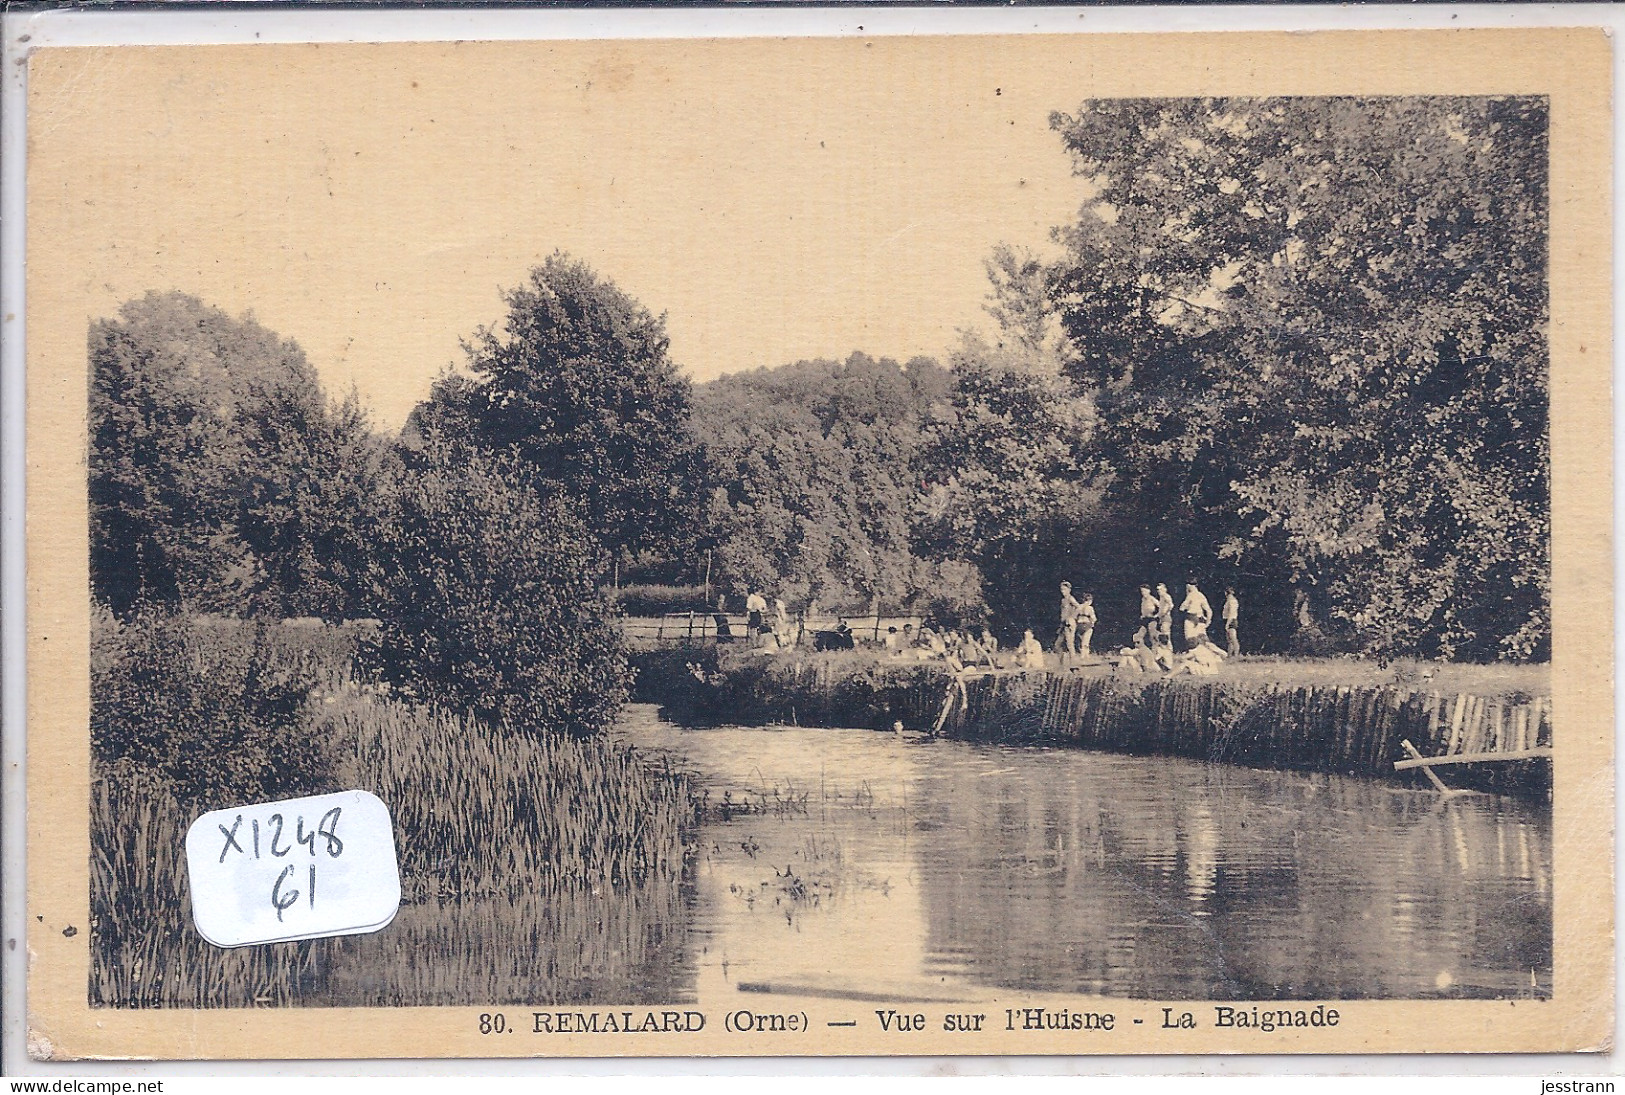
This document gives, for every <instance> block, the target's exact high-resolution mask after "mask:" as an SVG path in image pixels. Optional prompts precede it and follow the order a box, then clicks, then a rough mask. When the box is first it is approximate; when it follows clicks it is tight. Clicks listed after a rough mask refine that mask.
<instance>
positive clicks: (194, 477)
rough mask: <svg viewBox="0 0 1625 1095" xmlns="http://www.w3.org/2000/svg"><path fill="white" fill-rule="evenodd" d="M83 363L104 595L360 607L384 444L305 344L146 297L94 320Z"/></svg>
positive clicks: (186, 300) (116, 602) (215, 605)
mask: <svg viewBox="0 0 1625 1095" xmlns="http://www.w3.org/2000/svg"><path fill="white" fill-rule="evenodd" d="M89 361H90V407H89V412H90V413H89V433H90V454H89V465H90V466H89V484H88V486H89V500H90V570H91V583H92V587H93V589H94V590H95V593H96V595H97V597H99V598H101V599H102V600H104V601H106V602H107V603H108V604H109V605H110V606H111V607H112V608H113V609H114V611H116V612H118V613H120V614H121V615H129V614H130V613H132V612H133V611H135V610H136V609H137V608H138V607H139V606H141V605H143V604H151V605H156V606H167V607H172V608H176V607H191V608H200V609H206V610H211V611H225V612H233V613H235V612H242V611H247V610H263V611H268V612H275V613H282V614H293V615H303V614H319V615H327V616H346V615H354V614H356V613H358V612H360V611H362V610H363V607H364V602H365V599H366V589H367V578H366V575H365V570H366V568H367V554H366V551H365V547H366V545H367V544H368V543H370V542H371V540H372V531H371V530H372V529H374V528H375V527H376V520H377V507H378V506H379V505H380V504H381V499H382V495H383V492H382V491H381V489H380V482H381V480H380V476H381V474H382V467H381V462H382V460H383V455H382V453H381V451H380V450H379V448H378V446H377V443H376V442H375V441H374V440H373V438H372V437H371V434H370V433H369V431H368V429H367V426H366V422H365V419H364V417H363V416H362V415H361V413H360V410H359V408H358V407H357V406H356V404H355V402H354V400H353V399H352V400H350V401H348V402H347V403H346V404H344V405H342V406H340V407H332V406H330V405H329V404H328V402H327V399H326V396H325V395H324V394H323V392H322V388H321V385H320V383H319V381H318V379H317V376H316V372H315V370H314V369H313V368H312V367H311V365H310V363H309V362H308V361H307V360H306V359H305V355H304V353H303V351H301V350H300V349H299V347H298V346H297V345H296V344H294V343H293V342H290V341H288V340H286V339H283V338H281V337H279V336H278V335H276V334H274V333H273V332H271V331H268V330H266V329H265V328H264V327H262V326H260V324H258V323H257V322H255V321H254V319H253V317H251V316H243V317H240V318H233V317H232V316H230V315H227V314H226V313H225V312H223V311H221V310H220V309H218V308H213V307H210V306H208V305H206V304H204V303H203V302H202V301H200V300H198V299H197V298H196V297H191V296H187V295H185V294H182V293H149V294H147V295H146V296H145V297H142V298H141V299H139V300H134V301H131V302H129V303H127V304H125V305H124V306H123V308H121V309H120V311H119V314H118V317H117V318H116V319H104V320H99V321H97V322H95V323H93V324H92V325H91V328H90V341H89Z"/></svg>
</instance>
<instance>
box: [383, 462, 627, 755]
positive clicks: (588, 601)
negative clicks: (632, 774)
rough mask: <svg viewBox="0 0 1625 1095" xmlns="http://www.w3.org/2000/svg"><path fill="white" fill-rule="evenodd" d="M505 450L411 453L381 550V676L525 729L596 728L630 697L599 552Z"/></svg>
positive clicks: (547, 489) (569, 511)
mask: <svg viewBox="0 0 1625 1095" xmlns="http://www.w3.org/2000/svg"><path fill="white" fill-rule="evenodd" d="M553 489H554V488H552V487H551V486H549V485H545V484H542V485H539V484H537V483H536V482H534V481H533V480H532V479H531V478H530V476H529V474H528V471H527V469H526V468H525V466H524V465H523V464H521V463H520V462H519V461H518V460H517V459H516V458H514V457H512V456H493V455H489V454H486V453H483V452H481V451H480V450H477V449H472V448H470V447H468V446H466V445H457V444H451V443H447V442H445V441H443V440H442V439H440V438H439V437H438V436H437V435H431V436H430V437H428V438H427V439H425V440H424V441H423V442H422V443H421V444H420V448H419V449H418V451H416V452H412V453H410V454H408V456H407V458H406V466H405V474H404V475H403V477H402V483H401V487H400V489H399V491H398V493H397V496H396V499H395V505H394V507H393V510H392V513H391V515H390V519H389V521H388V523H387V525H386V526H385V528H384V530H383V532H382V544H381V551H380V554H381V556H382V558H383V559H384V560H385V564H384V565H385V568H386V573H385V575H384V578H383V580H382V583H381V585H382V589H381V593H380V598H379V602H380V605H379V607H380V612H379V614H380V617H381V627H380V629H379V632H378V636H377V640H376V642H375V644H374V645H373V646H372V647H371V648H370V649H369V650H368V651H367V652H366V653H367V660H368V662H369V664H370V666H371V668H372V669H373V670H375V671H376V672H377V673H378V674H379V675H380V676H381V677H382V678H383V679H384V680H386V681H389V682H391V683H392V684H394V685H396V686H397V687H399V688H402V689H404V690H406V691H407V693H408V694H410V695H414V696H417V697H419V698H421V699H424V700H427V701H430V702H433V703H435V704H438V705H440V706H442V707H446V708H449V709H451V710H453V711H458V712H463V711H470V712H473V713H474V714H476V715H478V716H479V717H481V718H483V719H486V720H488V721H492V722H505V723H508V724H509V725H511V726H513V727H515V728H518V729H522V730H527V731H530V732H548V731H562V732H566V733H571V734H577V735H587V734H592V733H596V732H598V731H600V730H603V729H604V728H605V727H607V726H608V724H609V721H610V720H611V719H612V718H613V717H614V715H615V712H616V711H617V710H618V709H619V708H620V705H621V702H622V701H623V699H624V698H625V692H626V667H625V655H624V653H623V651H622V646H621V637H620V630H619V628H618V627H617V626H616V625H615V624H614V622H613V620H612V617H611V611H612V610H611V608H610V605H609V603H608V601H607V600H606V598H605V595H604V593H603V591H602V589H601V588H600V584H599V580H600V577H601V575H602V574H603V573H604V562H603V550H602V548H601V547H600V546H599V544H598V542H597V541H596V540H595V539H594V538H593V537H592V535H591V534H590V533H589V532H588V531H587V529H586V528H585V526H584V525H583V524H582V523H581V521H580V520H579V519H578V518H577V516H576V513H575V510H574V508H573V507H571V506H569V505H566V504H565V503H563V502H562V501H561V500H559V499H557V498H556V497H555V496H554V494H553Z"/></svg>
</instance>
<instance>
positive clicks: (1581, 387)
mask: <svg viewBox="0 0 1625 1095" xmlns="http://www.w3.org/2000/svg"><path fill="white" fill-rule="evenodd" d="M317 48H320V49H323V50H338V51H345V54H346V56H347V57H353V58H354V61H355V63H356V65H357V66H365V65H372V64H388V65H392V66H396V67H407V66H416V67H421V68H422V69H424V70H425V71H429V72H451V71H455V68H456V66H459V65H464V64H474V63H479V64H496V65H501V64H522V63H526V62H527V58H529V59H531V60H534V59H535V57H536V51H540V50H546V51H548V53H549V54H550V55H551V56H554V57H558V56H562V55H571V56H583V55H586V56H590V55H593V54H594V53H600V52H607V51H613V52H614V54H615V55H616V58H617V59H618V60H619V61H621V62H623V63H631V64H634V65H638V64H658V63H659V61H660V59H661V58H662V57H663V56H668V55H669V53H668V51H704V52H705V53H706V54H708V55H709V56H710V58H711V59H712V61H713V62H714V64H715V65H716V69H715V71H717V73H718V76H717V78H718V79H727V78H729V76H728V73H729V72H730V66H731V65H734V64H736V63H741V62H753V63H759V62H762V61H764V60H767V61H770V62H771V63H773V64H793V63H795V61H796V58H798V57H802V56H808V55H813V54H818V55H820V56H822V57H825V58H826V59H829V58H834V59H840V58H842V57H850V58H852V59H853V60H854V61H855V60H856V58H858V57H864V58H865V59H866V61H867V63H885V64H891V65H896V66H910V65H915V66H926V67H928V68H931V69H933V70H936V71H940V70H942V68H943V67H945V66H948V67H951V66H956V65H958V66H966V67H967V68H974V70H975V71H977V72H984V71H997V70H998V68H999V66H1002V65H1021V66H1024V67H1026V68H1028V69H1030V68H1031V67H1032V66H1043V65H1050V66H1056V67H1057V70H1060V69H1065V70H1066V71H1067V72H1068V74H1069V79H1070V80H1071V81H1072V82H1071V83H1070V84H1069V85H1068V86H1069V88H1073V89H1076V88H1079V87H1082V88H1086V89H1087V94H1089V95H1093V96H1100V97H1110V96H1131V95H1157V96H1178V95H1205V94H1231V95H1234V94H1267V95H1283V94H1294V95H1319V94H1349V93H1365V94H1494V93H1517V94H1542V95H1547V96H1549V97H1550V103H1551V155H1552V174H1551V195H1552V202H1551V239H1552V263H1551V293H1552V330H1551V360H1552V388H1551V407H1552V421H1553V430H1552V459H1553V477H1552V482H1553V496H1554V497H1553V530H1554V531H1553V557H1554V570H1553V614H1554V620H1555V634H1554V644H1553V649H1554V661H1555V668H1556V669H1557V672H1556V673H1555V674H1554V688H1555V697H1554V704H1555V710H1556V723H1557V725H1558V726H1559V727H1560V730H1559V732H1558V746H1557V748H1558V750H1559V754H1558V758H1557V762H1556V765H1555V794H1554V800H1555V806H1554V835H1553V839H1554V859H1555V870H1554V876H1555V877H1554V917H1555V925H1554V928H1555V932H1554V952H1555V955H1554V957H1555V969H1554V982H1555V996H1554V998H1553V999H1552V1000H1550V1001H1546V1002H1537V1001H1521V1002H1517V1003H1512V1002H1454V1001H1440V1002H1373V1001H1354V1002H1347V1003H1342V1002H1339V1003H1336V1004H1335V1006H1336V1008H1337V1009H1338V1011H1339V1012H1340V1013H1341V1022H1340V1025H1339V1026H1337V1027H1335V1028H1331V1029H1322V1030H1318V1031H1314V1032H1312V1033H1304V1032H1300V1031H1277V1032H1274V1033H1272V1034H1264V1033H1258V1032H1242V1034H1238V1032H1234V1031H1231V1032H1224V1031H1218V1030H1215V1029H1214V1028H1213V1027H1212V1026H1206V1027H1204V1028H1203V1029H1201V1030H1198V1031H1195V1032H1180V1031H1169V1030H1163V1029H1161V1028H1160V1026H1159V1025H1158V1024H1157V1023H1154V1022H1153V1021H1152V1020H1153V1019H1160V1016H1161V1008H1162V1007H1163V1006H1169V1007H1172V1008H1174V1009H1175V1011H1176V1013H1177V1012H1178V1011H1182V1010H1186V1009H1187V1008H1189V1009H1191V1010H1200V1008H1201V1007H1204V1006H1206V1005H1190V1004H1185V1003H1182V1002H1177V1001H1156V1002H1145V1003H1141V1002H1130V1001H1121V1000H1116V1001H1090V1000H1085V999H1082V998H1077V997H1042V996H1037V995H1027V994H1021V995H1020V996H1019V997H1017V996H1015V995H1013V994H1005V997H1004V998H1003V999H989V1000H988V1001H987V1002H986V1004H985V1006H984V1008H985V1009H994V1008H997V1009H1002V1008H1004V1007H1007V1006H1011V1007H1013V1006H1042V1005H1045V1004H1048V1005H1050V1006H1061V1005H1063V1004H1064V1005H1065V1006H1068V1007H1071V1008H1073V1009H1075V1010H1076V1009H1081V1008H1085V1007H1090V1006H1093V1007H1096V1008H1099V1009H1103V1010H1109V1011H1113V1012H1115V1013H1116V1014H1117V1015H1119V1016H1121V1017H1122V1018H1120V1019H1119V1025H1118V1026H1117V1028H1116V1029H1115V1030H1114V1031H1112V1032H1110V1033H1105V1032H1093V1033H1084V1032H1075V1033H1061V1032H1049V1033H1044V1034H1031V1035H1023V1034H1005V1033H1003V1032H996V1033H994V1034H985V1035H972V1034H945V1033H943V1032H942V1031H941V1029H940V1023H939V1022H936V1019H937V1018H938V1017H939V1016H940V1013H942V1012H943V1011H944V1010H946V1009H945V1008H944V1007H942V1006H941V1005H933V1006H929V1007H926V1006H918V1007H910V1008H908V1009H906V1010H911V1011H921V1012H925V1013H927V1015H928V1021H929V1022H930V1023H931V1024H933V1025H934V1026H935V1028H936V1029H927V1030H926V1031H925V1032H922V1033H919V1034H913V1035H898V1034H895V1033H882V1032H880V1031H878V1030H875V1029H869V1028H858V1029H854V1030H844V1031H835V1032H829V1031H826V1030H825V1029H824V1027H823V1022H822V1020H823V1019H824V1018H825V1017H826V1016H827V1015H828V1014H829V1013H830V1012H831V1009H830V1007H829V1003H830V1002H829V1001H820V1000H796V999H791V998H775V1000H774V1003H773V1006H772V1008H771V1009H770V1010H773V1011H776V1012H783V1013H801V1014H805V1015H807V1016H808V1017H810V1018H811V1020H812V1025H813V1030H812V1031H810V1032H807V1031H803V1032H786V1033H782V1034H773V1035H755V1036H741V1035H737V1034H732V1033H729V1032H728V1031H727V1030H726V1029H725V1024H724V1015H725V1013H727V1012H728V1011H729V1010H730V1009H733V1008H738V1007H741V1006H750V1004H751V1003H752V1001H739V1000H706V1001H701V1002H700V1004H698V1005H694V1006H692V1007H691V1009H690V1010H701V1011H704V1012H705V1013H706V1015H707V1023H706V1026H705V1029H704V1030H703V1031H702V1032H700V1033H697V1034H682V1035H677V1034H664V1035H661V1034H643V1035H637V1034H634V1035H602V1034H600V1035H537V1034H532V1033H529V1032H528V1027H527V1026H526V1024H524V1023H523V1022H521V1023H520V1027H521V1031H520V1033H518V1034H515V1035H508V1036H506V1037H504V1038H500V1039H496V1038H492V1037H489V1036H482V1035H480V1033H479V1032H478V1028H477V1018H478V1015H479V1014H480V1013H481V1012H482V1011H490V1010H493V1009H492V1008H489V1007H486V1008H481V1007H467V1008H420V1009H392V1010H383V1009H379V1010H370V1009H368V1010H361V1009H356V1010H348V1009H346V1010H340V1009H324V1008H312V1009H307V1010H255V1011H240V1010H221V1011H201V1012H200V1011H187V1010H174V1011H122V1010H110V1009H91V1008H89V1007H88V1006H87V1004H86V983H87V967H88V949H87V944H88V939H89V932H88V931H87V930H86V928H87V923H86V920H87V885H88V883H87V876H88V866H87V865H88V861H89V841H88V832H87V829H88V825H87V820H86V819H87V817H88V783H89V779H88V777H89V771H88V745H87V729H86V727H87V716H88V638H87V636H88V596H87V591H88V565H87V559H86V543H87V531H86V530H87V519H86V500H85V472H84V461H85V450H86V439H85V433H84V430H85V414H84V410H85V405H86V369H85V332H86V324H87V322H88V321H89V320H90V319H91V318H93V317H91V316H89V315H86V314H84V312H83V309H82V308H78V309H77V310H76V304H75V300H76V290H75V283H76V282H78V281H81V280H82V279H84V278H87V277H93V276H94V272H93V271H91V270H89V269H87V268H86V265H85V262H86V257H85V256H84V255H81V254H77V253H75V252H74V251H73V250H71V249H64V248H63V247H62V246H60V245H59V242H58V241H59V239H60V238H61V229H62V223H63V221H62V218H63V215H64V211H65V210H66V209H67V208H68V207H69V205H70V204H71V203H80V202H84V201H90V200H94V196H95V195H94V194H93V193H86V192H81V191H80V190H78V189H76V180H75V179H74V178H72V177H67V176H64V175H63V174H62V173H61V172H60V171H58V169H57V164H58V163H59V161H60V156H59V153H60V151H61V150H63V149H65V148H68V147H71V146H72V142H73V141H74V140H75V117H76V116H77V115H78V113H79V112H80V111H86V110H94V109H95V103H96V100H97V98H98V97H100V96H102V95H107V94H116V93H117V89H116V87H110V86H108V85H107V84H106V83H105V82H104V81H103V80H102V79H100V76H99V70H100V68H101V66H102V63H103V62H104V61H106V60H110V58H111V56H112V55H117V56H118V57H119V58H120V60H119V64H129V63H130V54H131V53H132V51H137V50H139V51H140V60H141V61H142V62H143V63H145V64H150V65H156V66H162V65H164V64H165V63H166V61H168V60H170V59H173V57H174V56H175V51H176V50H185V51H187V53H188V54H193V55H195V54H196V53H197V51H207V52H208V57H209V60H210V61H211V62H212V63H216V64H219V65H222V66H228V65H229V66H253V65H261V66H266V68H265V70H266V71H267V72H269V71H270V66H271V65H272V64H273V63H274V62H275V59H276V58H277V57H279V56H290V55H296V54H298V53H299V51H301V50H310V49H317ZM1610 63H1611V45H1610V42H1609V40H1608V39H1607V37H1606V35H1605V34H1604V32H1602V31H1601V30H1598V29H1577V30H1461V31H1356V32H1318V33H1310V34H1289V33H1224V34H1200V35H1146V34H1119V35H1101V36H1088V35H1076V36H1072V35H1067V36H1060V35H1043V36H1002V35H1001V36H989V37H971V36H966V37H939V38H930V37H922V38H914V37H891V38H874V39H861V38H857V39H854V38H827V39H826V38H810V39H732V40H697V39H696V40H686V39H677V40H633V41H626V40H622V41H617V42H614V43H612V44H608V43H600V42H592V41H554V42H547V43H530V44H527V43H490V44H479V43H476V44H468V43H463V44H458V45H452V44H418V43H401V44H386V45H323V46H320V47H317V46H306V45H275V46H270V45H268V46H191V47H158V48H150V47H97V48H81V49H54V50H42V51H40V52H37V53H35V54H34V55H33V56H32V57H31V58H30V59H29V83H30V87H29V119H28V130H29V137H28V141H29V143H28V148H29V164H28V186H29V192H28V207H27V209H28V256H29V262H28V276H27V291H28V300H27V331H28V336H29V337H28V348H27V408H26V422H27V431H28V436H27V458H26V475H27V480H26V482H27V499H26V521H27V545H28V551H27V647H26V650H27V659H28V738H27V746H28V754H27V756H28V776H27V778H28V812H27V845H28V929H29V934H28V939H27V948H28V1026H29V1037H30V1043H31V1045H32V1046H33V1047H34V1049H35V1051H36V1052H37V1053H39V1054H43V1055H47V1056H50V1057H53V1058H59V1059H70V1058H85V1057H96V1058H109V1057H112V1058H118V1057H153V1058H191V1057H203V1058H211V1057H221V1058H239V1057H240V1058H260V1057H297V1058H322V1057H361V1056H386V1057H415V1056H425V1055H434V1056H480V1057H497V1056H619V1055H638V1056H644V1055H683V1056H690V1055H708V1054H727V1055H736V1054H748V1055H763V1054H769V1055H777V1054H966V1053H971V1054H987V1053H997V1054H1011V1053H1020V1054H1032V1053H1090V1052H1111V1053H1197V1052H1201V1053H1215V1052H1218V1053H1226V1052H1234V1053H1282V1052H1285V1053H1303V1052H1314V1053H1327V1052H1331V1053H1387V1052H1415V1051H1478V1052H1541V1051H1559V1050H1584V1049H1602V1048H1606V1047H1607V1045H1608V1042H1609V1039H1610V1038H1611V1036H1612V1031H1613V1025H1614V1020H1613V1007H1614V980H1613V965H1614V957H1613V956H1614V944H1613V904H1614V884H1613V855H1612V850H1613V840H1612V835H1613V816H1614V813H1613V802H1614V798H1613V796H1614V785H1613V784H1614V759H1613V702H1612V695H1613V685H1612V658H1611V654H1612V643H1611V641H1610V637H1611V634H1612V600H1613V598H1612V588H1613V586H1612V566H1613V552H1612V507H1611V470H1610V469H1611V453H1612V445H1611V399H1610V396H1611V392H1610V371H1611V362H1612V349H1611V334H1612V332H1611V323H1610V317H1611V296H1610V294H1611V276H1612V275H1611V265H1610V263H1611V252H1610V239H1611V231H1612V213H1611V182H1610V171H1611V158H1610V147H1611V139H1612V117H1611V113H1610V98H1611V83H1610ZM357 86H359V85H357ZM357 86H352V87H350V88H348V89H347V88H346V87H343V86H339V87H334V88H330V89H328V92H327V99H328V101H337V100H338V99H340V98H342V97H343V96H344V95H346V94H357V93H359V92H358V91H357ZM1069 94H1070V95H1072V96H1073V97H1079V96H1077V95H1076V92H1075V91H1071V92H1069ZM167 105H168V106H169V107H170V108H174V107H175V106H177V105H179V104H175V103H170V104H167ZM154 107H155V109H158V108H159V107H160V104H154ZM173 197H174V199H175V200H182V201H184V200H190V198H191V196H189V195H187V194H183V193H177V194H175V195H173ZM69 928H73V929H75V930H74V932H73V933H72V934H71V935H70V934H69V933H68V929H69ZM1277 1006H1278V1005H1277ZM503 1010H505V1011H507V1012H508V1013H509V1014H510V1015H514V1016H518V1017H520V1018H521V1019H522V1018H523V1017H524V1016H525V1015H527V1014H528V1009H520V1008H505V1009H503ZM635 1010H641V1009H635ZM846 1010H850V1009H849V1008H848V1009H846ZM1131 1016H1136V1017H1142V1018H1144V1019H1145V1020H1146V1021H1145V1023H1144V1024H1143V1025H1140V1026H1134V1025H1130V1022H1129V1017H1131ZM1243 1035H1244V1036H1243Z"/></svg>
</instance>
